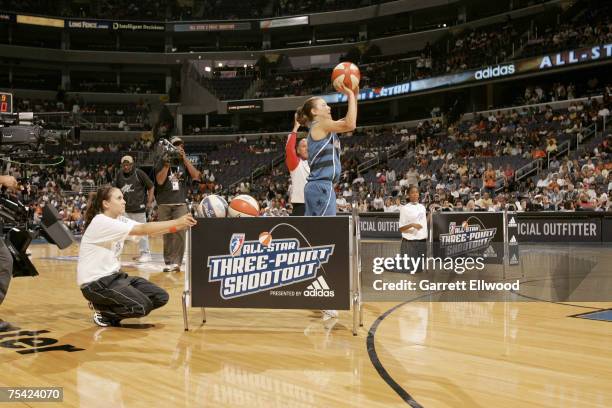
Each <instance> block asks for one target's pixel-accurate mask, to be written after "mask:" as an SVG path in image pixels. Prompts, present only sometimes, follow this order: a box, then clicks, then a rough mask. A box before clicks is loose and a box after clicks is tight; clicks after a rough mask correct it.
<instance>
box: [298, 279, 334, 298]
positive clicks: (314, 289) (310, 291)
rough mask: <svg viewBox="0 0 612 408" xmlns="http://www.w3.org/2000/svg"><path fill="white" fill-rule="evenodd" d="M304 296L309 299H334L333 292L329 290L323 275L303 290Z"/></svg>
mask: <svg viewBox="0 0 612 408" xmlns="http://www.w3.org/2000/svg"><path fill="white" fill-rule="evenodd" d="M304 296H309V297H334V296H335V295H334V291H333V290H330V289H329V286H328V285H327V282H325V279H324V278H323V275H321V276H319V277H318V278H317V279H315V280H314V281H312V283H311V284H310V285H308V286H307V287H306V290H304Z"/></svg>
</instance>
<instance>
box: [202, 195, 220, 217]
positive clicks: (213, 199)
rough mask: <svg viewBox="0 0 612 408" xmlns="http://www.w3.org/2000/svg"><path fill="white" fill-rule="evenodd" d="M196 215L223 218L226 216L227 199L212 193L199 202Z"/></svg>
mask: <svg viewBox="0 0 612 408" xmlns="http://www.w3.org/2000/svg"><path fill="white" fill-rule="evenodd" d="M198 215H199V216H201V217H207V218H223V217H226V216H227V201H225V199H224V198H223V197H220V196H218V195H215V194H212V195H209V196H207V197H204V199H203V200H202V201H201V202H200V205H199V207H198Z"/></svg>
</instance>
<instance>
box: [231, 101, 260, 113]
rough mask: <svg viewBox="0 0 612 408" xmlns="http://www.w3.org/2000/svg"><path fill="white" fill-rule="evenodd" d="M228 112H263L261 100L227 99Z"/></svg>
mask: <svg viewBox="0 0 612 408" xmlns="http://www.w3.org/2000/svg"><path fill="white" fill-rule="evenodd" d="M230 112H263V101H262V100H252V101H229V102H228V103H227V113H230Z"/></svg>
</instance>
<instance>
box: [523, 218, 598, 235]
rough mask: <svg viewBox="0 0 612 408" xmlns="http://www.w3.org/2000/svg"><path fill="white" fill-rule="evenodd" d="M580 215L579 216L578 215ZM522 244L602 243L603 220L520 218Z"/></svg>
mask: <svg viewBox="0 0 612 408" xmlns="http://www.w3.org/2000/svg"><path fill="white" fill-rule="evenodd" d="M576 215H578V214H576ZM517 223H518V226H517V228H518V237H519V241H520V242H601V240H602V232H601V225H602V223H601V218H595V217H593V218H584V219H580V218H566V217H554V216H552V217H551V216H547V215H545V216H543V217H542V218H537V217H536V216H534V215H530V216H520V215H519V216H518V217H517Z"/></svg>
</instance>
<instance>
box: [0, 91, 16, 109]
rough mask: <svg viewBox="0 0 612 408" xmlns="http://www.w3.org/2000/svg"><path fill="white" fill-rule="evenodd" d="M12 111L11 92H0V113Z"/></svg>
mask: <svg viewBox="0 0 612 408" xmlns="http://www.w3.org/2000/svg"><path fill="white" fill-rule="evenodd" d="M2 113H13V94H10V93H6V92H0V114H2Z"/></svg>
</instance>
